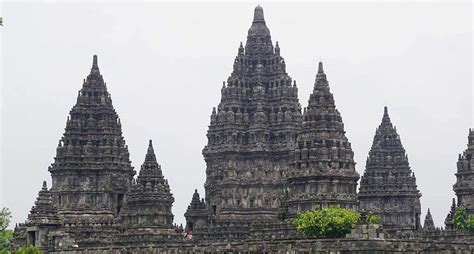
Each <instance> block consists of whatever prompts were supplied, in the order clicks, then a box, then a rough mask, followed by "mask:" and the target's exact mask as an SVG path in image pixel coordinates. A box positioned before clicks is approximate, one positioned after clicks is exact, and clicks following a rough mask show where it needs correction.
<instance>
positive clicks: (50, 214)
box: [26, 181, 60, 226]
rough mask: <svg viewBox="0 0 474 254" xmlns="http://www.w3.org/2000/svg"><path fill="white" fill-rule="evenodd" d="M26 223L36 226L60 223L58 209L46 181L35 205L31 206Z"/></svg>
mask: <svg viewBox="0 0 474 254" xmlns="http://www.w3.org/2000/svg"><path fill="white" fill-rule="evenodd" d="M26 224H27V225H35V226H39V225H58V224H60V220H59V217H58V210H57V209H56V206H55V204H54V203H53V199H52V196H51V192H50V191H49V190H48V186H47V185H46V181H43V187H42V188H41V190H40V191H39V193H38V197H37V198H36V201H35V205H34V206H33V207H32V208H31V211H30V214H29V215H28V219H27V223H26Z"/></svg>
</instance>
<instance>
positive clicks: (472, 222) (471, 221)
mask: <svg viewBox="0 0 474 254" xmlns="http://www.w3.org/2000/svg"><path fill="white" fill-rule="evenodd" d="M453 224H454V227H455V228H457V229H459V230H462V231H464V232H466V233H469V234H474V215H473V214H468V213H467V211H466V209H465V208H463V207H460V208H458V209H457V210H456V212H454V216H453Z"/></svg>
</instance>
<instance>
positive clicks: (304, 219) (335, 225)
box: [293, 207, 360, 238]
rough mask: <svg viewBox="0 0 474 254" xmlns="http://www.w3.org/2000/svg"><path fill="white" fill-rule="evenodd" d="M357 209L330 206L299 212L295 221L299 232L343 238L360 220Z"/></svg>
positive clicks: (306, 234)
mask: <svg viewBox="0 0 474 254" xmlns="http://www.w3.org/2000/svg"><path fill="white" fill-rule="evenodd" d="M359 218H360V214H359V213H358V212H356V211H353V210H349V209H344V208H341V207H328V208H323V209H317V210H314V211H305V212H303V213H299V214H298V217H297V218H296V219H295V220H294V221H293V225H294V226H295V227H296V231H298V233H302V234H304V235H305V236H312V237H321V238H341V237H344V236H345V235H346V234H348V233H350V232H351V230H352V229H353V228H354V227H355V224H356V222H357V221H358V220H359Z"/></svg>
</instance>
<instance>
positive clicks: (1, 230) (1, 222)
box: [0, 207, 13, 254]
mask: <svg viewBox="0 0 474 254" xmlns="http://www.w3.org/2000/svg"><path fill="white" fill-rule="evenodd" d="M11 217H12V215H11V212H10V210H9V209H8V208H6V207H4V208H2V209H1V210H0V254H4V253H9V251H10V242H11V240H12V239H13V231H12V230H10V229H7V227H8V225H9V224H10V219H11Z"/></svg>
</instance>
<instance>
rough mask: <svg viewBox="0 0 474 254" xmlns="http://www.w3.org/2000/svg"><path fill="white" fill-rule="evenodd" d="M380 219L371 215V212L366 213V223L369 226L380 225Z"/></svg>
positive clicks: (373, 214)
mask: <svg viewBox="0 0 474 254" xmlns="http://www.w3.org/2000/svg"><path fill="white" fill-rule="evenodd" d="M381 221H382V219H381V218H380V215H378V214H376V213H373V212H368V213H367V223H369V224H380V222H381Z"/></svg>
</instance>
